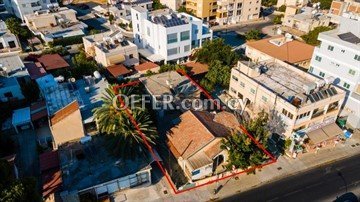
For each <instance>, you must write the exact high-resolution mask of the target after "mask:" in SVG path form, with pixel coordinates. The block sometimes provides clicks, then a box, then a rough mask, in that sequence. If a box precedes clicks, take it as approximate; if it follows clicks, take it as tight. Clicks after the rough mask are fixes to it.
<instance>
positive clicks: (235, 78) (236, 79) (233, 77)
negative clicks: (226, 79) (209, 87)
mask: <svg viewBox="0 0 360 202" xmlns="http://www.w3.org/2000/svg"><path fill="white" fill-rule="evenodd" d="M231 78H232V79H233V80H235V81H239V79H238V78H237V77H236V76H234V75H232V76H231Z"/></svg>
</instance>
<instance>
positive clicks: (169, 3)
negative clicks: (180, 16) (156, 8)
mask: <svg viewBox="0 0 360 202" xmlns="http://www.w3.org/2000/svg"><path fill="white" fill-rule="evenodd" d="M184 2H185V1H184V0H160V3H161V4H163V5H165V6H166V7H168V8H170V9H172V10H174V11H177V10H178V9H179V8H180V7H181V6H182V5H183V4H184Z"/></svg>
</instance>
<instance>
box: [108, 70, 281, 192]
mask: <svg viewBox="0 0 360 202" xmlns="http://www.w3.org/2000/svg"><path fill="white" fill-rule="evenodd" d="M177 72H178V73H180V74H181V75H183V76H185V77H187V78H188V79H189V80H190V81H191V82H192V83H193V84H194V85H195V86H196V87H198V88H199V89H200V90H201V91H202V93H204V95H205V96H206V97H207V98H208V99H210V100H212V101H213V102H214V103H215V105H216V106H217V107H218V108H219V109H220V110H222V111H223V108H222V107H221V105H220V103H218V102H217V101H216V100H214V99H213V98H212V96H211V95H210V94H209V93H208V92H207V91H206V90H205V89H204V88H203V87H201V86H200V85H199V84H198V83H197V82H195V81H194V80H193V79H192V78H191V77H190V76H189V75H188V74H186V73H185V71H183V70H178V71H177ZM139 83H140V81H134V82H129V83H126V84H121V85H117V86H114V88H113V89H114V91H115V92H118V89H120V88H124V87H127V86H135V85H138V84H139ZM118 100H119V102H120V104H121V105H123V106H125V102H124V101H123V100H122V98H121V97H120V96H119V97H118ZM124 111H125V113H126V114H127V116H128V117H129V119H130V121H131V123H132V124H133V125H134V127H135V129H136V130H137V132H138V134H139V135H140V137H141V138H142V140H143V141H144V144H145V146H146V148H147V149H148V150H149V152H150V154H151V156H152V158H153V159H154V160H155V161H156V164H157V166H158V167H159V168H160V170H161V172H162V174H163V175H164V176H165V178H166V180H167V181H168V183H169V185H170V187H171V189H172V190H173V191H174V193H175V194H180V193H184V192H187V191H190V190H193V189H197V188H199V187H203V186H206V185H210V184H212V183H215V182H218V181H221V180H224V179H227V178H231V177H234V176H236V175H239V174H242V173H248V172H251V171H254V170H255V169H259V168H263V167H265V166H268V165H270V164H273V163H275V162H276V158H275V157H274V156H273V155H272V154H270V152H268V151H267V150H266V149H265V147H264V146H263V145H262V144H261V143H259V142H258V141H257V140H256V139H255V138H254V137H253V136H252V135H250V134H249V132H248V131H247V130H246V129H245V128H244V126H242V125H241V124H240V129H241V130H242V131H243V132H244V133H245V134H246V135H247V136H248V137H249V138H250V139H251V140H252V141H253V142H254V143H255V144H256V146H257V147H258V148H259V149H260V150H262V151H263V152H264V153H265V154H266V155H267V156H268V157H269V158H270V159H271V160H270V161H269V162H267V163H264V164H262V165H258V166H253V167H251V168H248V169H246V170H243V171H240V172H236V173H233V174H231V175H228V176H225V177H221V178H218V179H214V180H210V181H208V182H206V183H203V184H200V185H197V186H194V187H191V188H188V189H185V190H178V189H177V188H176V187H175V185H174V183H173V181H172V180H171V177H170V176H169V174H168V173H167V171H166V170H165V168H164V167H163V166H162V165H161V163H160V160H159V158H158V156H157V155H156V154H155V152H154V149H153V148H152V147H151V145H150V144H149V142H148V141H147V140H146V137H145V135H144V134H143V133H142V131H141V129H140V127H139V125H138V123H137V122H136V120H135V118H134V117H133V115H132V113H131V110H130V109H129V108H128V107H125V108H124Z"/></svg>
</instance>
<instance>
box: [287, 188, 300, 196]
mask: <svg viewBox="0 0 360 202" xmlns="http://www.w3.org/2000/svg"><path fill="white" fill-rule="evenodd" d="M300 191H302V189H298V190H296V191H292V192H289V193H287V194H285V195H284V196H290V195H293V194H296V193H298V192H300Z"/></svg>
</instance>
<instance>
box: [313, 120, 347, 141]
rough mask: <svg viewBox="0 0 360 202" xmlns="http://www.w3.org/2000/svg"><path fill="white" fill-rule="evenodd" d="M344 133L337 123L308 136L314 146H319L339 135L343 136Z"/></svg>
mask: <svg viewBox="0 0 360 202" xmlns="http://www.w3.org/2000/svg"><path fill="white" fill-rule="evenodd" d="M342 133H343V131H342V130H341V129H340V128H339V126H338V125H336V123H332V124H329V125H326V126H324V127H322V128H319V129H316V130H314V131H311V132H309V133H307V136H308V137H309V138H310V140H311V142H312V143H313V144H319V143H321V142H324V141H326V140H328V139H331V138H333V137H335V136H337V135H341V134H342Z"/></svg>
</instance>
